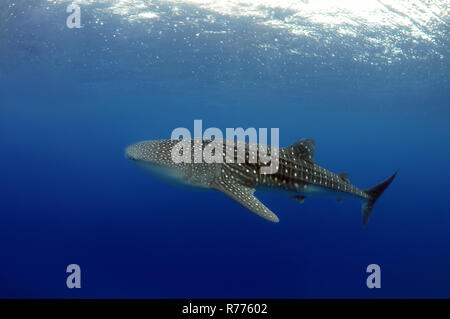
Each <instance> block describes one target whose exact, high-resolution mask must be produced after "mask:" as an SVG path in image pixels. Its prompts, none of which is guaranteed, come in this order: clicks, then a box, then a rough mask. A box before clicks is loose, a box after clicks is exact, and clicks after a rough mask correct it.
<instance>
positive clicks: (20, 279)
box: [0, 2, 450, 298]
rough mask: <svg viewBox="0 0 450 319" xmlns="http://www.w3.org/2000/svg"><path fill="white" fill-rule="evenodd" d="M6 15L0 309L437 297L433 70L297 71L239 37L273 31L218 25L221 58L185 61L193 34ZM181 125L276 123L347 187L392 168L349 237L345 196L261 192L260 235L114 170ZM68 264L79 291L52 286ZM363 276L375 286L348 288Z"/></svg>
mask: <svg viewBox="0 0 450 319" xmlns="http://www.w3.org/2000/svg"><path fill="white" fill-rule="evenodd" d="M16 3H17V6H16V8H14V9H11V8H7V7H6V6H5V5H3V8H2V9H5V10H6V11H5V10H3V11H2V12H3V13H2V14H3V16H4V17H6V16H9V13H11V10H15V11H14V18H8V19H6V22H2V23H3V25H2V26H3V27H2V28H1V29H2V31H1V43H2V48H3V49H2V53H1V56H0V57H1V61H0V66H1V70H2V72H1V77H0V143H1V144H0V146H1V156H0V181H1V182H0V297H64V298H79V297H88V298H91V297H95V298H97V297H98V298H109V297H111V298H116V297H119V298H187V297H189V298H197V297H238V298H239V297H252V298H282V297H284V298H318V297H325V298H347V297H354V298H381V297H388V298H400V297H401V298H409V297H414V298H416V297H425V298H429V297H446V298H448V297H450V273H449V271H448V270H449V269H450V245H449V244H450V232H449V229H450V228H449V227H450V211H449V208H448V198H449V195H450V187H449V183H448V181H449V180H450V168H449V160H450V143H449V141H450V126H449V118H450V117H449V116H450V109H449V97H450V95H449V93H448V92H450V91H449V89H450V86H449V84H448V79H447V77H448V62H447V58H445V60H444V61H442V60H439V59H438V60H434V59H433V57H429V58H428V59H426V58H425V59H423V60H421V61H415V62H412V61H403V62H399V63H398V65H390V66H389V65H385V66H381V67H377V68H375V67H370V66H367V65H365V64H360V63H356V62H354V63H353V62H352V61H353V60H351V59H344V58H343V59H341V60H339V59H334V60H333V59H331V58H330V59H329V60H327V61H325V59H326V57H323V56H322V57H319V58H316V59H312V58H311V59H310V60H308V59H306V60H305V59H304V58H303V59H301V58H299V59H300V60H299V61H296V60H295V59H296V58H295V56H294V57H292V56H287V55H286V56H283V54H281V56H276V57H274V56H269V53H264V52H262V53H261V52H256V51H255V50H256V49H255V48H252V47H251V46H250V45H249V46H248V47H247V45H248V41H247V42H246V39H245V35H246V32H247V31H248V30H251V32H266V33H264V35H265V37H269V38H270V36H271V33H270V32H271V31H264V30H259V29H257V30H253V29H251V28H252V27H251V26H249V25H246V24H245V21H231V22H230V23H236V26H235V30H236V32H237V33H239V32H241V34H237V35H236V38H234V39H228V41H229V42H228V43H226V44H225V45H224V48H219V47H217V46H216V44H217V43H216V42H217V40H216V39H214V38H207V39H204V40H202V41H203V42H197V43H196V42H192V46H189V47H187V46H186V45H185V43H183V42H181V43H180V41H178V42H176V41H173V39H180V38H182V37H185V36H187V35H189V34H191V35H192V34H195V33H196V32H197V30H194V29H192V30H189V29H188V27H186V29H185V30H182V31H179V32H178V33H176V32H175V33H170V32H168V33H164V36H162V37H160V36H153V35H148V34H147V33H145V32H144V30H145V25H142V24H129V25H128V24H127V23H126V22H123V21H121V20H119V19H118V18H117V17H109V18H107V17H103V19H104V20H105V21H106V23H105V25H103V26H102V27H100V26H98V25H95V24H89V23H88V21H91V20H92V21H93V20H94V17H93V16H92V15H91V12H89V11H84V16H83V17H84V19H85V20H84V21H85V22H84V27H83V28H82V29H79V30H69V29H67V28H66V27H65V24H64V21H65V17H66V13H65V6H52V8H51V9H47V10H46V6H47V4H42V5H36V6H35V7H31V6H28V5H25V2H16ZM5 12H7V13H5ZM2 21H3V20H2ZM161 27H162V26H161ZM154 28H156V29H157V28H158V26H154ZM118 29H120V30H121V32H120V36H118V37H117V39H116V40H114V41H113V40H111V39H110V35H111V34H112V33H114V32H115V31H116V30H118ZM243 30H247V31H246V32H244V31H243ZM180 32H181V33H183V34H182V35H180ZM248 32H249V33H250V31H248ZM106 38H108V39H110V41H105V39H106ZM193 38H194V39H195V37H193ZM279 38H280V39H282V37H281V36H279ZM291 40H292V39H291ZM198 41H200V40H198ZM284 41H285V43H284V45H286V46H289V45H290V42H289V38H286V39H284ZM292 41H293V40H292ZM302 41H306V40H302ZM280 42H282V41H280ZM300 42H301V41H300ZM300 42H298V43H294V42H293V44H292V45H293V46H295V45H297V44H298V45H300V44H299V43H300ZM302 43H303V42H302ZM369 49H370V48H369ZM240 50H241V51H240ZM317 50H319V49H317ZM339 50H342V48H336V52H339ZM369 52H370V50H369ZM343 55H344V54H343ZM257 58H259V59H261V58H263V59H266V64H265V65H264V66H261V64H258V63H257V62H255V61H258V59H257ZM321 59H323V60H324V61H325V62H326V64H325V66H323V64H321V63H317V62H318V60H319V62H320V60H321ZM194 119H202V120H203V124H204V127H210V126H214V127H218V128H221V129H223V130H225V128H226V127H244V128H246V127H256V128H258V127H269V128H270V127H278V128H280V143H281V145H282V146H286V145H289V144H291V143H293V142H295V141H297V140H299V139H300V138H304V137H306V138H313V139H314V140H315V141H316V161H317V162H318V164H320V165H322V166H324V167H326V168H328V169H330V170H332V171H335V172H348V173H349V175H350V179H351V181H352V183H354V184H356V185H358V186H360V187H362V188H366V187H370V186H373V185H375V184H377V183H378V182H380V181H382V180H384V179H385V178H386V177H388V176H390V175H391V174H392V173H393V172H394V171H395V170H396V169H400V172H399V174H398V176H397V178H396V180H395V181H394V182H393V184H392V185H391V186H390V187H389V189H388V190H387V191H386V193H385V194H384V195H383V196H382V197H381V199H380V200H379V202H378V203H377V205H376V206H375V209H374V213H373V215H372V217H371V220H370V222H369V224H368V225H367V227H366V228H362V227H361V216H360V203H359V201H357V200H353V199H350V200H346V201H344V202H343V203H337V202H336V201H335V199H333V198H308V199H307V200H306V201H305V203H304V204H302V205H299V204H298V203H297V202H295V201H293V200H290V199H288V198H285V197H280V196H279V195H272V194H264V193H263V194H261V195H258V196H259V198H260V199H261V200H262V201H263V202H264V203H265V204H266V205H267V206H268V207H270V208H271V209H272V210H273V211H274V212H275V213H277V215H278V216H279V217H280V223H279V224H272V223H269V222H267V221H265V220H263V219H261V218H258V217H257V216H256V215H254V214H252V213H250V212H249V211H247V210H246V209H244V208H242V207H240V206H239V205H238V204H237V203H235V202H234V201H232V200H231V199H229V198H226V197H225V196H224V195H222V194H220V193H218V192H214V191H209V192H200V191H199V192H189V191H186V190H184V189H179V188H175V187H173V186H170V185H166V184H164V183H161V182H160V181H158V180H156V179H154V178H153V177H151V176H148V175H146V174H145V173H144V172H142V171H140V170H139V169H138V168H137V167H135V166H134V165H133V164H132V163H131V162H129V161H128V160H127V159H126V158H125V157H124V154H123V152H124V148H125V147H126V146H127V145H128V144H131V143H134V142H137V141H140V140H144V139H157V138H169V137H170V133H171V131H172V130H173V129H174V128H176V127H178V126H184V127H187V128H189V129H191V130H193V121H194ZM71 263H76V264H79V265H80V266H81V269H82V288H81V289H73V290H69V289H67V288H66V285H65V280H66V276H67V274H66V273H65V269H66V266H67V265H68V264H71ZM372 263H376V264H379V265H380V266H381V269H382V288H381V289H377V290H369V289H368V288H367V287H366V284H365V281H366V277H367V274H366V272H365V269H366V267H367V265H369V264H372Z"/></svg>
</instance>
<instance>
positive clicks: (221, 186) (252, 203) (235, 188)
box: [211, 178, 279, 223]
mask: <svg viewBox="0 0 450 319" xmlns="http://www.w3.org/2000/svg"><path fill="white" fill-rule="evenodd" d="M211 188H214V189H216V190H218V191H220V192H222V193H224V194H225V195H228V196H229V197H231V198H232V199H234V200H235V201H237V202H238V203H239V204H241V205H242V206H244V207H245V208H247V209H249V210H251V211H252V212H253V213H255V214H256V215H259V216H261V217H262V218H264V219H267V220H269V221H271V222H274V223H278V222H279V219H278V216H277V215H275V214H274V213H273V212H272V211H271V210H270V209H268V208H267V207H266V206H264V204H263V203H261V202H260V201H259V200H258V199H257V198H256V197H255V196H254V195H253V193H254V192H255V189H254V188H251V187H248V186H245V185H241V184H238V183H236V182H235V181H232V180H224V179H222V178H219V179H217V180H215V181H214V182H213V183H212V184H211Z"/></svg>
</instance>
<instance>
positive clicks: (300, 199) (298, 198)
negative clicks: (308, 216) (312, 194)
mask: <svg viewBox="0 0 450 319" xmlns="http://www.w3.org/2000/svg"><path fill="white" fill-rule="evenodd" d="M291 198H292V199H294V200H296V201H297V202H299V203H300V204H303V202H304V201H305V199H306V196H302V195H296V196H292V197H291Z"/></svg>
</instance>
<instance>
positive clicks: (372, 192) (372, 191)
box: [361, 171, 398, 226]
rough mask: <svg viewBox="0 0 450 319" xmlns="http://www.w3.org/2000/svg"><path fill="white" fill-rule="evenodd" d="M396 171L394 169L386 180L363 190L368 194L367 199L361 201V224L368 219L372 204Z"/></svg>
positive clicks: (392, 178) (365, 222)
mask: <svg viewBox="0 0 450 319" xmlns="http://www.w3.org/2000/svg"><path fill="white" fill-rule="evenodd" d="M397 173H398V171H396V172H395V173H394V174H393V175H392V176H391V177H389V178H388V179H387V180H385V181H384V182H382V183H381V184H378V185H376V186H374V187H372V188H369V189H366V190H365V192H366V193H367V194H368V195H369V196H370V197H369V199H367V200H365V201H364V202H363V203H362V207H361V208H362V224H363V226H366V224H367V222H368V221H369V217H370V215H371V214H372V209H373V205H375V202H376V201H377V200H378V198H379V197H380V196H381V194H383V192H384V190H385V189H386V188H387V187H388V186H389V185H390V184H391V183H392V181H393V180H394V178H395V176H396V175H397Z"/></svg>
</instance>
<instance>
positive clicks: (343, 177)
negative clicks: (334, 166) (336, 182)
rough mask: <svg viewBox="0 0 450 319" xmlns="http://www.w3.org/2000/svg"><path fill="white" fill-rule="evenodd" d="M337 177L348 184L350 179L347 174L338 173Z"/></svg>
mask: <svg viewBox="0 0 450 319" xmlns="http://www.w3.org/2000/svg"><path fill="white" fill-rule="evenodd" d="M338 176H339V177H340V178H341V179H342V180H343V181H344V182H347V183H350V179H349V178H348V174H347V173H340V174H338Z"/></svg>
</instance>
